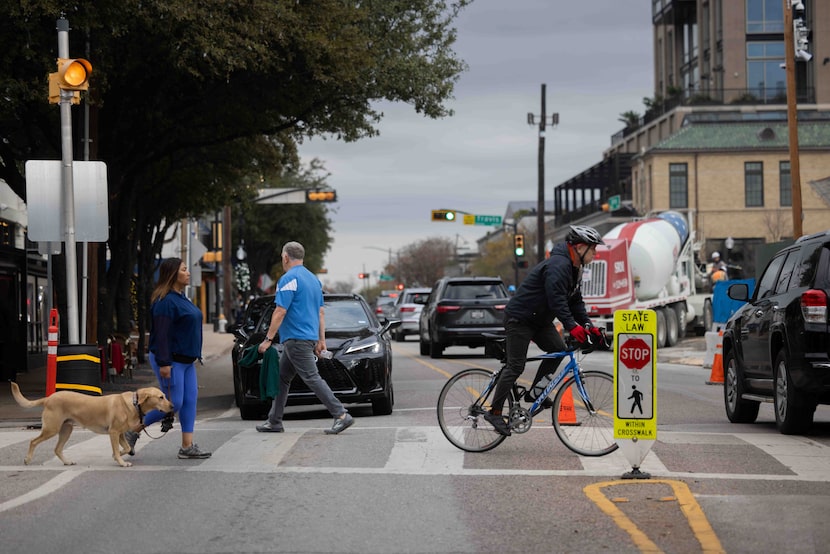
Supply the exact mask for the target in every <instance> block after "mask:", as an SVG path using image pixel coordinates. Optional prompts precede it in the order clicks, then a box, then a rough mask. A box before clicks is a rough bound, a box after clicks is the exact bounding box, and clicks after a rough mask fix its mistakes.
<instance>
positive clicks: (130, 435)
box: [124, 431, 141, 456]
mask: <svg viewBox="0 0 830 554" xmlns="http://www.w3.org/2000/svg"><path fill="white" fill-rule="evenodd" d="M140 436H141V435H140V434H138V433H136V432H135V431H127V432H126V433H124V439H125V440H126V441H127V444H129V445H130V451H129V452H127V454H129V455H130V456H135V443H136V442H138V437H140Z"/></svg>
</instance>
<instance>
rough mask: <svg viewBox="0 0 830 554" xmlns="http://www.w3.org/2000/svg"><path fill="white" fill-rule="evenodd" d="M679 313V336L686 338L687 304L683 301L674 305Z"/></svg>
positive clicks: (679, 337)
mask: <svg viewBox="0 0 830 554" xmlns="http://www.w3.org/2000/svg"><path fill="white" fill-rule="evenodd" d="M673 309H674V311H675V313H676V314H677V338H678V339H685V338H686V305H685V304H684V303H683V302H678V303H677V304H675V305H674V306H673Z"/></svg>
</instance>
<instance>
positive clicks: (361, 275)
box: [357, 273, 369, 279]
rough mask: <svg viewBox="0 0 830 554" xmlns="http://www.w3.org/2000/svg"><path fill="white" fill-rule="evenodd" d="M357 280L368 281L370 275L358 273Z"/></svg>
mask: <svg viewBox="0 0 830 554" xmlns="http://www.w3.org/2000/svg"><path fill="white" fill-rule="evenodd" d="M357 278H358V279H368V278H369V274H368V273H358V274H357Z"/></svg>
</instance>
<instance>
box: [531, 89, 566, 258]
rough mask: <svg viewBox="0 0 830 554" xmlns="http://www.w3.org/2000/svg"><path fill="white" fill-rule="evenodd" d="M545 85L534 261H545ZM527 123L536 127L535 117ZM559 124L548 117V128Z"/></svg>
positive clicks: (555, 117)
mask: <svg viewBox="0 0 830 554" xmlns="http://www.w3.org/2000/svg"><path fill="white" fill-rule="evenodd" d="M546 87H547V85H545V84H544V83H542V113H541V115H540V116H539V161H538V165H539V185H538V191H537V192H538V199H537V202H536V261H537V262H541V261H542V260H544V259H545V127H546V126H547V124H548V116H547V114H546V112H545V89H546ZM527 123H528V124H529V125H531V126H532V125H536V116H534V115H533V114H532V113H528V114H527ZM558 124H559V114H558V113H554V114H551V116H550V126H551V127H555V126H556V125H558Z"/></svg>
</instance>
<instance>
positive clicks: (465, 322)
mask: <svg viewBox="0 0 830 554" xmlns="http://www.w3.org/2000/svg"><path fill="white" fill-rule="evenodd" d="M508 299H509V298H508V296H507V288H506V287H505V286H504V283H503V282H502V280H501V279H499V278H498V277H444V278H442V279H439V280H438V281H436V283H435V284H434V285H433V286H432V292H431V293H430V295H429V299H428V300H427V303H426V305H424V308H423V309H422V310H421V317H420V319H419V320H418V335H419V337H420V344H421V355H422V356H426V355H427V354H429V356H430V357H431V358H440V357H441V355H442V354H443V352H444V349H445V348H446V347H448V346H453V345H459V346H469V347H470V348H476V347H480V346H484V335H483V333H503V332H504V308H505V306H506V305H507V301H508Z"/></svg>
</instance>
